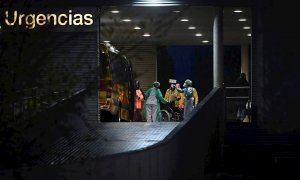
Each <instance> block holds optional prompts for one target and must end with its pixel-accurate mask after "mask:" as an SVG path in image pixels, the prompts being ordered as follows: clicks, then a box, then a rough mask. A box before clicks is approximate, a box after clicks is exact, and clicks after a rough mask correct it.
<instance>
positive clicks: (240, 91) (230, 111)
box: [225, 86, 251, 122]
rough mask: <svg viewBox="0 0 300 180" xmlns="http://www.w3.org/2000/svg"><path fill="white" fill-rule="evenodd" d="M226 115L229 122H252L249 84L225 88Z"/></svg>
mask: <svg viewBox="0 0 300 180" xmlns="http://www.w3.org/2000/svg"><path fill="white" fill-rule="evenodd" d="M225 115H226V120H227V122H251V98H250V87H249V86H242V87H226V88H225Z"/></svg>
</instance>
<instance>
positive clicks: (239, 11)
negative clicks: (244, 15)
mask: <svg viewBox="0 0 300 180" xmlns="http://www.w3.org/2000/svg"><path fill="white" fill-rule="evenodd" d="M233 12H235V13H241V12H243V11H242V10H240V9H236V10H234V11H233Z"/></svg>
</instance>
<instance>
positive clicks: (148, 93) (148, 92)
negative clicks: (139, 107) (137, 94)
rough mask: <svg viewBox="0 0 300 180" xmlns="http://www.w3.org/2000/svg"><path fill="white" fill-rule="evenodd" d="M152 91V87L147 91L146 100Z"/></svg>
mask: <svg viewBox="0 0 300 180" xmlns="http://www.w3.org/2000/svg"><path fill="white" fill-rule="evenodd" d="M150 92H151V88H150V89H148V90H147V91H146V93H145V96H144V98H145V100H146V99H147V98H148V97H149V95H150Z"/></svg>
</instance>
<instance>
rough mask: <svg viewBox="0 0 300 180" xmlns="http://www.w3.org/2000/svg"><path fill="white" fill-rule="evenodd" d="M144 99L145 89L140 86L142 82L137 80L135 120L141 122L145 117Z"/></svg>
mask: <svg viewBox="0 0 300 180" xmlns="http://www.w3.org/2000/svg"><path fill="white" fill-rule="evenodd" d="M143 101H144V95H143V91H142V89H141V88H140V82H139V81H137V80H136V81H135V113H134V114H135V116H134V121H137V122H141V121H142V119H143V117H142V104H143Z"/></svg>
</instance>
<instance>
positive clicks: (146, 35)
mask: <svg viewBox="0 0 300 180" xmlns="http://www.w3.org/2000/svg"><path fill="white" fill-rule="evenodd" d="M143 36H144V37H150V36H151V35H150V34H149V33H144V34H143Z"/></svg>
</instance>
